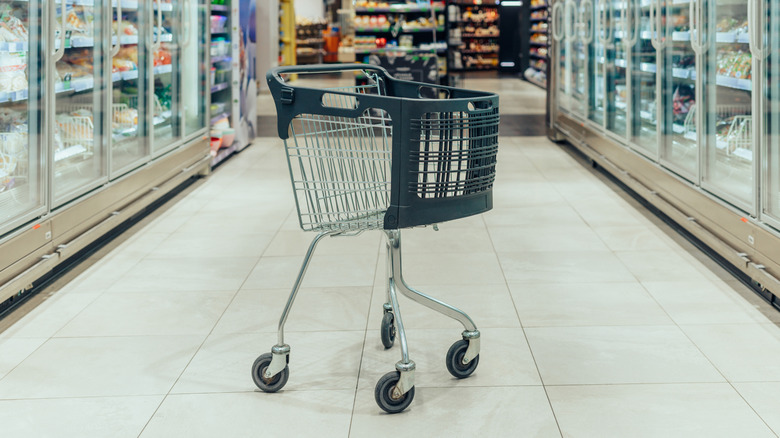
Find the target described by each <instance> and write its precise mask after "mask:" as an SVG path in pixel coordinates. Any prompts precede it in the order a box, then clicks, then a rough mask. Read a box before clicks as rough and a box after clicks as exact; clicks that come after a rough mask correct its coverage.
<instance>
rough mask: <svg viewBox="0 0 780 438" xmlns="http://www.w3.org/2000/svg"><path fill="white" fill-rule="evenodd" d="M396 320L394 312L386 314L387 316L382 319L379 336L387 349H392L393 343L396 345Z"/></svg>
mask: <svg viewBox="0 0 780 438" xmlns="http://www.w3.org/2000/svg"><path fill="white" fill-rule="evenodd" d="M394 320H395V317H394V316H393V313H392V312H385V315H384V316H383V317H382V330H381V331H380V332H379V335H380V337H381V338H382V345H384V346H385V349H387V348H392V346H393V343H395V324H393V321H394Z"/></svg>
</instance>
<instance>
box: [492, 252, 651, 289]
mask: <svg viewBox="0 0 780 438" xmlns="http://www.w3.org/2000/svg"><path fill="white" fill-rule="evenodd" d="M498 257H499V260H501V267H502V269H503V271H504V276H505V277H506V280H507V283H510V284H511V283H543V282H547V281H552V280H553V279H554V280H555V282H557V283H606V282H622V283H625V282H632V281H636V277H634V276H633V275H632V274H631V272H629V271H628V269H626V267H625V266H624V265H623V264H622V263H621V262H620V260H619V259H618V258H617V257H616V256H615V255H614V254H613V253H612V252H610V251H567V252H513V253H502V254H499V256H498Z"/></svg>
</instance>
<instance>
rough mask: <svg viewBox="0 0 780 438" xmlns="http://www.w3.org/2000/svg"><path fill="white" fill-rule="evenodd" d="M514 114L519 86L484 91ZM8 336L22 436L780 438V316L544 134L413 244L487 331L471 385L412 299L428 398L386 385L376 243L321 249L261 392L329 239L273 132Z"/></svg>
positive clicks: (4, 397)
mask: <svg viewBox="0 0 780 438" xmlns="http://www.w3.org/2000/svg"><path fill="white" fill-rule="evenodd" d="M465 85H466V86H467V87H475V88H484V89H495V90H498V91H499V92H500V93H501V98H502V111H503V112H504V113H507V114H511V113H515V114H521V113H532V112H534V111H536V112H539V111H541V110H543V99H544V95H543V92H542V91H541V90H539V89H536V88H535V87H533V86H531V85H528V84H524V83H523V82H520V81H518V80H516V79H502V80H500V81H498V80H472V81H467V83H466V84H465ZM163 210H164V211H163V212H162V213H161V214H158V215H156V217H154V218H149V219H147V220H145V221H144V222H143V223H142V224H140V225H139V226H137V227H135V228H134V229H133V230H131V231H130V233H129V234H128V236H130V237H129V238H127V236H123V239H122V240H124V242H122V243H121V244H120V245H118V246H117V247H116V248H114V249H113V250H112V251H110V252H107V254H106V255H104V256H103V257H100V258H92V259H90V260H89V261H88V262H89V263H85V264H84V265H82V267H80V270H81V271H83V272H81V273H80V274H79V275H77V276H75V275H74V277H75V278H73V279H72V281H70V282H68V283H67V284H65V285H64V286H62V287H61V288H58V290H56V291H53V292H52V294H51V295H50V296H49V297H48V299H46V300H45V301H44V302H43V303H42V304H41V305H40V306H38V307H37V308H35V309H34V310H33V311H32V312H30V313H29V314H28V315H26V316H25V317H23V318H22V319H21V320H20V321H18V322H17V323H16V324H14V325H13V326H11V327H10V328H9V329H8V330H6V331H5V332H3V333H2V334H0V436H2V437H3V438H7V437H38V436H52V437H137V436H141V437H157V436H160V437H179V436H181V437H215V436H228V437H255V436H256V437H266V436H269V437H270V436H290V437H310V436H317V437H348V436H349V437H371V438H378V437H383V436H387V437H391V436H392V437H395V436H399V435H402V434H403V435H409V436H415V437H417V436H419V437H434V436H435V437H439V436H442V437H443V436H447V437H449V436H456V437H460V436H463V437H560V436H566V437H644V436H648V437H673V436H675V437H676V436H679V437H694V436H700V437H715V436H723V437H764V436H767V437H771V436H777V433H780V414H778V413H779V412H780V328H778V326H777V324H776V322H777V321H780V317H779V316H778V314H777V312H776V311H774V310H773V309H772V308H770V307H769V306H768V305H766V304H764V303H763V301H761V300H760V299H758V298H757V297H755V296H754V295H753V293H752V292H751V291H749V290H747V289H746V288H744V287H743V286H741V285H740V284H739V283H738V282H736V281H734V280H733V279H731V278H730V277H729V276H728V275H727V274H725V273H724V272H723V271H721V270H720V268H718V267H717V266H715V265H714V264H713V263H711V262H709V261H708V260H707V259H706V258H704V257H702V256H701V255H700V254H698V253H697V252H695V250H692V249H691V248H692V247H691V246H690V245H689V244H687V243H686V242H684V241H682V240H681V239H680V238H679V237H678V236H676V235H675V234H674V233H673V232H672V231H670V230H669V229H667V228H666V227H665V226H664V225H662V224H660V222H659V221H658V220H655V219H654V218H652V217H650V216H649V215H648V214H647V213H646V212H643V211H642V210H640V209H638V208H637V206H636V203H634V202H633V201H631V200H630V199H627V197H626V196H625V195H624V194H621V193H619V192H617V191H615V189H613V188H612V187H611V186H609V185H608V184H607V183H605V181H604V179H603V178H602V177H600V176H599V175H596V174H594V173H592V172H591V171H590V170H589V169H588V168H586V167H584V166H582V164H581V163H579V162H578V161H577V159H576V158H574V156H573V155H571V154H569V153H568V152H567V151H566V150H565V149H563V148H561V147H560V146H557V145H554V144H552V143H550V142H549V141H548V140H547V139H546V138H543V137H505V138H502V140H501V148H500V154H499V170H498V181H497V183H496V187H495V208H494V210H493V211H491V212H489V213H487V214H484V215H482V216H478V217H473V218H468V219H464V220H461V221H456V222H452V223H445V224H441V225H440V231H439V232H435V231H433V230H432V229H431V228H425V229H414V230H408V231H405V232H404V244H405V245H404V246H405V253H404V262H405V269H406V279H407V281H408V282H409V283H410V284H411V285H415V286H419V288H420V289H422V290H424V291H426V292H428V293H430V294H432V295H434V296H437V297H440V298H441V299H443V300H445V301H448V302H451V303H452V304H454V305H456V306H458V307H461V308H463V309H465V310H466V311H468V312H469V313H470V315H471V317H472V318H473V319H474V321H475V322H476V323H477V325H478V326H479V327H480V328H481V329H482V353H481V355H480V365H479V368H478V369H477V371H476V373H475V374H474V375H473V376H472V377H471V378H468V379H464V380H454V379H453V378H452V377H450V375H449V374H448V373H447V371H446V369H445V367H444V357H445V354H446V351H447V348H448V347H449V346H450V344H451V343H452V342H454V341H456V340H457V339H459V337H460V332H461V328H460V327H459V326H458V324H457V323H455V322H453V321H452V320H449V319H447V318H445V317H442V316H440V315H437V314H432V313H431V312H430V311H427V310H426V309H423V308H420V307H419V306H417V305H416V304H414V303H411V302H409V301H408V300H404V299H403V298H402V301H401V305H402V308H403V310H404V318H405V324H406V326H407V332H408V336H409V343H410V354H411V357H412V359H413V360H415V362H416V363H417V369H418V371H417V389H416V396H415V400H414V402H413V403H412V405H411V406H410V408H409V409H408V410H407V411H405V412H404V413H402V414H400V415H386V414H384V413H382V411H380V409H379V408H378V407H377V406H376V404H375V402H374V397H373V389H374V385H375V383H376V381H377V380H378V379H379V377H380V376H381V375H383V374H384V373H386V372H388V371H391V370H393V364H394V363H395V362H396V361H397V360H398V359H399V356H400V354H399V348H398V346H396V347H395V348H393V349H391V350H388V351H385V350H384V349H383V348H382V346H381V344H380V342H379V330H378V329H379V321H380V316H381V305H382V300H383V294H384V285H383V279H384V271H383V270H384V266H385V261H384V255H383V251H384V247H383V241H382V238H383V237H382V236H381V235H380V233H365V234H363V235H361V236H359V237H355V238H335V239H327V240H325V241H324V242H322V243H321V245H320V247H319V249H318V253H317V255H316V256H315V258H314V261H313V265H312V266H311V269H310V270H309V273H308V275H307V277H306V281H305V283H304V287H303V289H302V290H301V293H300V297H299V299H298V301H297V302H296V307H295V308H294V310H293V312H292V314H291V316H290V320H289V323H288V327H287V328H288V331H287V336H286V341H287V342H288V343H289V344H290V345H291V346H292V355H291V362H290V381H289V383H288V385H287V386H286V387H285V389H284V390H283V391H282V392H281V393H278V394H265V393H262V392H260V391H258V390H257V389H255V386H254V384H253V383H252V379H251V376H250V367H251V365H252V362H253V361H254V359H255V358H256V357H257V355H259V354H261V353H265V352H268V351H269V350H270V347H271V346H272V345H273V344H274V343H275V342H276V332H275V330H276V324H277V321H278V316H279V313H280V311H281V308H282V306H283V305H284V303H285V301H286V299H287V294H288V292H289V287H290V286H291V285H292V282H293V280H294V277H295V275H296V273H297V269H298V268H299V265H300V262H301V259H302V256H303V254H304V253H305V251H306V249H307V246H308V242H309V239H310V238H311V237H312V235H311V234H307V233H303V232H302V231H300V230H299V229H298V228H297V216H296V214H295V211H294V204H293V198H292V194H291V189H290V187H289V181H288V176H287V165H286V162H285V158H284V152H283V150H282V146H281V142H280V141H278V140H277V139H274V138H262V139H259V140H258V141H257V142H256V143H255V144H254V145H253V146H252V147H250V148H248V149H247V150H245V151H244V152H242V153H241V154H240V155H238V156H236V157H234V158H233V159H231V160H230V161H229V162H227V163H226V164H225V165H223V166H222V167H220V168H219V169H218V170H217V171H216V172H215V173H214V174H213V175H211V176H210V177H209V178H207V179H206V180H204V181H201V182H199V183H197V185H196V186H195V187H193V188H191V189H190V190H188V191H187V194H186V196H180V197H179V198H178V199H177V200H176V202H175V203H173V204H171V205H167V206H165V207H164V208H163Z"/></svg>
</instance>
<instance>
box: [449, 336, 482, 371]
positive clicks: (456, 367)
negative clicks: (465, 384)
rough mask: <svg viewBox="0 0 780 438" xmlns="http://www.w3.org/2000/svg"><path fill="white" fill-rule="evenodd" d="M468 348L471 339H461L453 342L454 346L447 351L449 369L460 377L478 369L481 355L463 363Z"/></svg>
mask: <svg viewBox="0 0 780 438" xmlns="http://www.w3.org/2000/svg"><path fill="white" fill-rule="evenodd" d="M468 348H469V341H467V340H465V339H461V340H460V341H458V342H455V343H454V344H452V347H450V349H449V351H447V371H449V372H450V374H452V375H453V376H454V377H457V378H458V379H464V378H466V377H468V376H470V375H471V374H472V373H473V372H474V370H476V369H477V365H479V355H477V357H475V358H474V359H472V360H471V362H469V363H467V364H464V363H463V356H465V355H466V350H468Z"/></svg>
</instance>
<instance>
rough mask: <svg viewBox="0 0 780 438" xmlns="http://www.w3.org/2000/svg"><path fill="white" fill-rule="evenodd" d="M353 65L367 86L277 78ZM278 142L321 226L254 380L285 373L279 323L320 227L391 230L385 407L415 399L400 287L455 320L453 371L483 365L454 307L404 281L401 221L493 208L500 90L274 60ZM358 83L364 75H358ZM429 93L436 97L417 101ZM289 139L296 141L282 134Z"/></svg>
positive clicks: (395, 408)
mask: <svg viewBox="0 0 780 438" xmlns="http://www.w3.org/2000/svg"><path fill="white" fill-rule="evenodd" d="M333 72H355V73H358V74H362V75H364V76H365V78H366V79H368V81H367V84H366V85H357V86H349V87H341V88H325V89H316V88H308V87H303V86H295V85H292V84H289V83H286V82H285V81H284V79H283V77H282V75H286V74H290V75H292V74H297V75H299V76H298V77H299V78H300V77H303V76H302V75H304V74H316V73H333ZM267 80H268V85H269V88H270V90H271V94H272V95H273V97H274V101H275V104H276V111H277V116H278V131H279V137H281V138H282V139H284V143H285V149H286V152H287V163H288V166H289V170H290V177H291V179H292V184H293V192H294V194H295V202H296V206H297V210H298V218H299V221H300V225H301V228H302V229H303V230H304V231H316V232H317V233H318V234H317V235H316V236H315V237H314V239H313V240H312V242H311V245H310V246H309V250H308V252H307V253H306V256H305V258H304V261H303V265H302V266H301V270H300V272H299V274H298V278H297V279H296V281H295V284H294V286H293V288H292V292H291V293H290V297H289V299H288V301H287V305H286V306H285V309H284V311H283V313H282V316H281V319H280V320H279V331H278V343H277V344H276V345H275V346H274V347H272V348H271V353H266V354H263V355H261V356H260V357H258V358H257V360H256V361H255V363H254V365H253V366H252V378H253V379H254V382H255V384H256V385H257V386H258V387H259V388H260V389H261V390H263V391H266V392H276V391H278V390H280V389H281V388H283V387H284V385H285V384H286V383H287V379H288V377H289V370H288V367H287V364H288V362H289V354H290V346H289V345H287V344H285V343H284V325H285V322H286V320H287V316H288V314H289V312H290V309H291V307H292V305H293V302H294V300H295V297H296V295H297V293H298V289H299V287H300V285H301V282H302V281H303V278H304V275H305V273H306V269H307V267H308V265H309V262H310V260H311V257H312V254H313V253H314V250H315V248H316V246H317V243H318V242H320V240H322V238H324V237H326V236H349V235H356V234H359V233H361V232H363V231H366V230H383V231H384V233H385V235H386V237H387V269H388V271H387V279H388V280H387V290H386V298H387V299H386V301H385V303H384V306H383V310H384V315H383V318H382V325H381V332H380V333H381V341H382V343H383V345H384V346H385V348H390V347H392V346H393V344H394V341H395V337H396V335H397V336H398V338H399V339H400V343H401V360H400V361H399V362H398V363H396V365H395V368H396V371H393V372H390V373H388V374H386V375H384V376H383V377H382V378H381V379H379V382H378V383H377V385H376V389H375V392H374V395H375V398H376V401H377V404H378V405H379V407H380V408H382V409H383V410H385V411H387V412H389V413H396V412H401V411H403V410H404V409H405V408H406V407H407V406H409V404H410V403H411V401H412V399H413V398H414V370H415V364H414V362H413V361H412V360H410V359H409V353H408V350H407V344H406V334H405V332H404V325H403V322H402V319H401V312H400V310H399V307H398V299H397V295H396V292H397V291H400V292H401V293H402V294H403V295H405V296H407V297H408V298H410V299H412V300H413V301H416V302H418V303H420V304H423V305H425V306H427V307H429V308H431V309H433V310H435V311H437V312H439V313H442V314H444V315H446V316H449V317H451V318H453V319H455V320H457V321H459V322H460V323H461V324H463V327H464V329H465V330H464V331H463V333H462V339H461V340H459V341H457V342H455V343H454V344H453V345H452V347H451V348H450V349H449V351H448V353H447V357H446V365H447V369H448V370H449V372H450V373H451V374H452V375H453V376H455V377H456V378H464V377H468V376H470V375H471V374H472V373H473V372H474V370H475V369H476V368H477V364H478V363H479V346H480V334H479V330H477V327H476V325H474V322H472V320H471V318H469V316H468V315H466V314H465V313H464V312H462V311H461V310H459V309H456V308H455V307H452V306H450V305H448V304H446V303H443V302H441V301H439V300H437V299H435V298H432V297H430V296H427V295H425V294H423V293H421V292H418V291H416V290H414V289H412V288H411V287H409V286H408V285H407V284H406V283H405V282H404V280H403V276H402V271H401V232H400V229H401V228H408V227H414V226H422V225H435V224H437V223H440V222H444V221H448V220H452V219H458V218H463V217H466V216H470V215H474V214H478V213H482V212H485V211H488V210H490V209H491V208H492V187H493V181H494V179H495V171H496V153H497V152H498V121H499V114H498V96H497V95H495V94H492V93H485V92H479V91H469V90H462V89H457V88H449V87H443V86H438V85H432V84H422V83H417V82H408V81H401V80H397V79H394V78H392V77H391V76H390V75H389V74H388V73H387V71H386V70H384V69H383V68H381V67H377V66H371V65H364V64H347V65H314V66H311V65H309V66H299V67H280V68H276V69H272V70H271V71H269V72H268V74H267ZM362 82H363V83H365V81H362ZM431 90H433V91H434V92H435V95H437V96H439V99H427V98H421V97H420V96H421V95H422V92H423V91H425V92H426V95H430V91H431ZM290 137H292V140H293V141H289V139H290Z"/></svg>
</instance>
